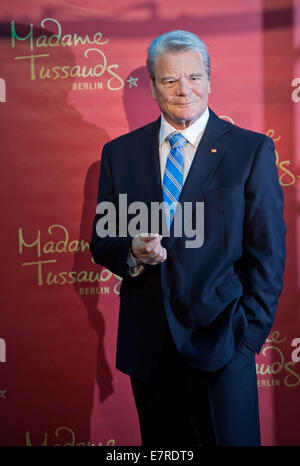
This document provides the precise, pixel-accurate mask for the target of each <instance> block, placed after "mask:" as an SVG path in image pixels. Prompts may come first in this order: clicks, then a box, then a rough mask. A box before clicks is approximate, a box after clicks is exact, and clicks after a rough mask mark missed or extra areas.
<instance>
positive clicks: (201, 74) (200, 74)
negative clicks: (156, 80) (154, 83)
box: [160, 73, 203, 83]
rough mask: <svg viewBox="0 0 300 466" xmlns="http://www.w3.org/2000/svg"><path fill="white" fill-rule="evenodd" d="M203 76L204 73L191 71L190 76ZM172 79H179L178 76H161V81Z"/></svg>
mask: <svg viewBox="0 0 300 466" xmlns="http://www.w3.org/2000/svg"><path fill="white" fill-rule="evenodd" d="M202 76H203V73H191V74H190V75H189V77H190V78H198V77H202ZM170 79H173V80H174V81H177V79H178V78H175V77H174V76H163V77H162V78H161V80H160V81H161V82H162V83H164V82H165V81H169V80H170Z"/></svg>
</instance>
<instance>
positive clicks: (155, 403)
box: [131, 337, 260, 449]
mask: <svg viewBox="0 0 300 466" xmlns="http://www.w3.org/2000/svg"><path fill="white" fill-rule="evenodd" d="M131 384H132V389H133V394H134V398H135V403H136V407H137V411H138V416H139V422H140V430H141V439H142V445H143V446H144V447H157V446H159V447H161V448H169V447H177V448H178V447H185V448H193V449H195V448H198V447H199V446H212V445H214V446H215V445H228V446H229V445H230V446H231V445H239V446H250V445H251V446H253V445H256V446H258V445H260V427H259V410H258V393H257V379H256V368H255V354H254V353H253V352H252V351H251V350H250V349H248V348H246V347H244V346H240V347H239V348H238V350H237V351H236V354H235V355H234V357H233V358H232V359H231V360H230V361H229V362H228V363H227V364H226V365H225V366H224V367H223V368H222V369H220V370H219V371H217V372H203V371H200V370H198V369H196V368H194V367H192V366H190V365H189V364H187V363H186V362H185V360H184V359H183V358H182V357H181V355H180V354H179V352H178V351H177V348H176V347H175V344H174V343H173V341H172V340H171V337H169V339H168V341H167V342H166V346H165V348H164V351H163V353H162V357H161V360H160V364H159V367H158V368H157V369H156V371H155V372H154V373H153V374H152V376H151V377H150V378H149V379H147V380H138V379H135V378H134V377H131Z"/></svg>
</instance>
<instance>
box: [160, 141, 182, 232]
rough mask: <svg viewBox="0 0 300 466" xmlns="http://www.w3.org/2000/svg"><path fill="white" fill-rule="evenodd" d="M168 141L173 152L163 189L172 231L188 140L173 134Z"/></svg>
mask: <svg viewBox="0 0 300 466" xmlns="http://www.w3.org/2000/svg"><path fill="white" fill-rule="evenodd" d="M168 139H169V142H170V146H171V151H170V153H169V155H168V159H167V163H166V169H165V173H164V178H163V186H162V189H163V200H164V202H165V213H166V222H167V227H168V229H170V227H171V224H172V220H173V218H174V215H175V210H176V206H177V202H178V199H179V196H180V193H181V190H182V186H183V162H184V146H185V144H186V143H187V140H186V139H185V137H184V136H182V134H179V133H173V134H172V135H171V136H169V138H168Z"/></svg>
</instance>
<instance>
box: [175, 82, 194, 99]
mask: <svg viewBox="0 0 300 466" xmlns="http://www.w3.org/2000/svg"><path fill="white" fill-rule="evenodd" d="M190 90H191V86H190V83H189V81H188V80H187V79H185V78H181V79H179V81H178V87H177V90H176V94H177V95H183V96H185V95H188V94H189V92H190Z"/></svg>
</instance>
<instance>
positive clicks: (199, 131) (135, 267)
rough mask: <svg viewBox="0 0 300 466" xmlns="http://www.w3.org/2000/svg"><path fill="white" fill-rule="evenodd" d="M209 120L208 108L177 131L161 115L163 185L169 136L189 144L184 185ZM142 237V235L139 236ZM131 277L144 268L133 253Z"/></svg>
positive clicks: (184, 168)
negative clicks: (178, 135) (171, 135)
mask: <svg viewBox="0 0 300 466" xmlns="http://www.w3.org/2000/svg"><path fill="white" fill-rule="evenodd" d="M208 118H209V110H208V107H206V110H205V111H204V113H203V114H202V115H201V117H200V118H198V120H196V121H195V122H194V123H193V124H191V125H190V126H188V127H187V128H185V129H182V130H180V131H179V130H177V129H176V128H174V127H173V126H172V125H170V123H168V122H167V120H166V119H165V118H164V116H163V115H161V124H160V130H159V159H160V173H161V183H162V184H163V177H164V173H165V168H166V164H167V158H168V155H169V153H170V142H169V141H168V139H167V138H168V136H169V135H170V134H172V133H174V132H176V133H180V134H182V135H183V136H184V137H185V138H186V139H187V141H188V142H187V143H186V144H185V146H184V165H183V183H184V182H185V180H186V177H187V175H188V172H189V170H190V168H191V165H192V162H193V160H194V156H195V153H196V150H197V147H198V144H199V142H200V140H201V138H202V135H203V133H204V130H205V128H206V124H207V121H208ZM138 236H140V235H138ZM127 263H128V265H129V270H130V275H131V276H132V277H135V276H137V275H139V274H140V273H142V272H143V270H144V266H143V264H142V262H140V261H138V260H137V259H135V258H134V256H133V255H132V253H131V251H130V252H129V256H128V261H127Z"/></svg>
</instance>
